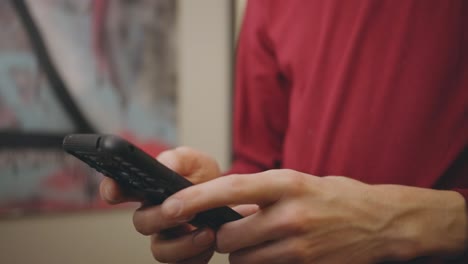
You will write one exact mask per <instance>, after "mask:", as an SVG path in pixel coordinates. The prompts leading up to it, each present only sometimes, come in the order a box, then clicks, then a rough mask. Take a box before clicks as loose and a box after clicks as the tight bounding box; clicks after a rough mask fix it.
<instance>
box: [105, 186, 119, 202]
mask: <svg viewBox="0 0 468 264" xmlns="http://www.w3.org/2000/svg"><path fill="white" fill-rule="evenodd" d="M104 195H105V198H106V200H108V201H110V202H113V203H118V202H120V199H118V198H115V197H113V196H112V187H111V186H109V185H107V186H105V187H104Z"/></svg>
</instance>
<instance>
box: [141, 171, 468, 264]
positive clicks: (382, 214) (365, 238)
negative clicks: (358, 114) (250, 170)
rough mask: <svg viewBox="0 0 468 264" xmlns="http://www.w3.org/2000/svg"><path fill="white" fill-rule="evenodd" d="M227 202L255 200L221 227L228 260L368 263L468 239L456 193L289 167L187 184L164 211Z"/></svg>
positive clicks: (449, 250) (450, 248)
mask: <svg viewBox="0 0 468 264" xmlns="http://www.w3.org/2000/svg"><path fill="white" fill-rule="evenodd" d="M226 204H256V205H258V208H253V207H251V208H250V212H249V213H246V214H245V215H247V216H246V217H245V218H243V219H241V220H238V221H234V222H230V223H227V224H225V225H223V226H221V228H220V229H219V230H218V232H217V234H216V250H217V251H219V252H221V253H229V254H230V256H229V259H230V263H314V264H315V263H320V264H322V263H330V264H335V263H358V264H366V263H378V262H380V261H387V260H397V261H401V260H409V259H412V258H415V257H418V256H427V255H440V256H453V255H457V254H459V253H461V252H462V251H463V250H465V249H466V244H467V212H466V206H465V201H464V199H463V197H462V196H461V195H460V194H458V193H457V192H453V191H438V190H431V189H423V188H416V187H408V186H400V185H368V184H365V183H362V182H359V181H356V180H353V179H350V178H346V177H339V176H328V177H315V176H312V175H307V174H303V173H300V172H297V171H292V170H271V171H266V172H262V173H257V174H251V175H247V174H244V175H230V176H225V177H220V178H217V179H214V180H211V181H208V182H205V183H202V184H198V185H195V186H192V187H189V188H187V189H184V190H182V191H180V192H178V193H176V194H174V195H172V196H171V197H169V198H168V199H166V201H165V202H164V203H163V204H162V206H161V207H159V209H160V212H159V216H160V217H164V219H172V221H173V222H174V221H177V220H181V221H184V219H187V218H190V217H191V216H193V215H195V214H196V213H197V212H200V211H204V210H207V209H209V208H214V207H218V206H223V205H226ZM159 216H158V217H159ZM154 218H156V217H154ZM147 219H148V221H149V219H150V217H148V218H147ZM184 239H185V238H184ZM186 243H187V244H190V241H187V242H186ZM181 244H183V243H181ZM210 246H211V244H210ZM159 250H165V249H161V248H160V249H156V248H153V253H154V252H155V251H156V252H159ZM200 252H201V251H200ZM159 253H160V252H159Z"/></svg>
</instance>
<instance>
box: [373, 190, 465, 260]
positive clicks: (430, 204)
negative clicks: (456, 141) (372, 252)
mask: <svg viewBox="0 0 468 264" xmlns="http://www.w3.org/2000/svg"><path fill="white" fill-rule="evenodd" d="M375 187H376V189H375V190H376V191H378V192H381V194H383V196H381V197H384V198H385V199H383V201H382V204H383V207H384V208H385V209H386V212H385V214H387V215H388V219H387V222H386V223H387V225H386V226H385V228H383V229H382V230H384V231H383V237H384V238H385V239H386V240H388V241H390V243H389V245H388V247H387V248H386V249H387V250H388V252H387V254H388V255H389V257H390V258H392V259H394V258H396V259H411V258H415V257H418V256H436V255H437V256H444V257H454V256H457V255H461V254H463V252H464V251H465V250H466V246H467V240H468V217H467V209H466V202H465V199H464V197H463V196H462V195H460V194H459V193H458V192H455V191H438V190H430V189H423V188H416V187H407V186H398V185H377V186H375Z"/></svg>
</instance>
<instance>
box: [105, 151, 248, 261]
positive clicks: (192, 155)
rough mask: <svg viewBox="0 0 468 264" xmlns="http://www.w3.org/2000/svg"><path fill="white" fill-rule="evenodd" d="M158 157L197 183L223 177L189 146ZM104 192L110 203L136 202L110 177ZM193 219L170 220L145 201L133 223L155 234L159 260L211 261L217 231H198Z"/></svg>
mask: <svg viewBox="0 0 468 264" xmlns="http://www.w3.org/2000/svg"><path fill="white" fill-rule="evenodd" d="M157 160H158V161H159V162H161V163H162V164H164V165H165V166H167V167H169V168H170V169H172V170H174V171H176V172H178V173H179V174H180V175H182V176H184V177H186V178H187V179H188V180H190V181H191V182H192V183H194V184H198V183H202V182H206V181H209V180H212V179H214V178H217V177H219V176H220V169H219V167H218V164H217V162H216V161H215V160H214V159H212V158H210V157H209V156H208V155H206V154H204V153H201V152H198V151H195V150H193V149H191V148H188V147H179V148H176V149H173V150H168V151H165V152H162V153H161V154H160V155H159V156H158V157H157ZM100 193H101V196H102V198H103V199H104V200H106V201H107V202H108V203H110V204H118V203H123V202H129V201H135V199H134V198H132V197H130V196H128V195H126V194H125V193H124V192H123V191H122V190H121V189H119V187H118V185H117V183H116V182H115V181H113V180H112V179H110V178H107V177H105V178H104V179H103V180H102V182H101V185H100ZM244 208H246V207H244ZM249 210H251V209H249V208H246V209H242V208H240V209H239V212H240V213H243V212H242V211H244V213H245V212H249ZM190 218H191V217H189V218H186V219H177V220H176V221H174V220H173V219H171V218H169V219H167V218H165V216H164V215H163V214H162V213H161V206H148V205H145V204H144V203H143V204H142V206H141V207H140V208H139V209H138V210H136V212H135V213H134V216H133V222H134V226H135V228H136V230H137V231H138V232H140V233H141V234H143V235H148V236H151V251H152V253H153V256H154V258H155V259H156V260H158V261H160V262H171V263H208V261H209V260H210V259H211V256H212V255H213V253H214V245H215V244H214V241H215V233H214V231H213V230H211V229H208V228H204V229H201V230H198V229H196V228H195V227H193V226H191V225H189V224H187V222H188V221H189V220H190Z"/></svg>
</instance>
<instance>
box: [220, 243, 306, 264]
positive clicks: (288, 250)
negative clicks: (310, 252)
mask: <svg viewBox="0 0 468 264" xmlns="http://www.w3.org/2000/svg"><path fill="white" fill-rule="evenodd" d="M298 245H299V244H298V243H296V242H295V241H294V240H291V239H282V240H277V241H271V242H265V243H263V244H260V245H257V246H254V247H250V248H245V249H242V250H239V251H236V252H234V253H231V254H230V255H229V263H231V264H241V263H242V264H243V263H249V264H256V263H261V264H263V263H271V264H288V263H308V262H307V259H304V255H305V254H306V252H302V250H305V249H304V248H301V247H300V246H298Z"/></svg>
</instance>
